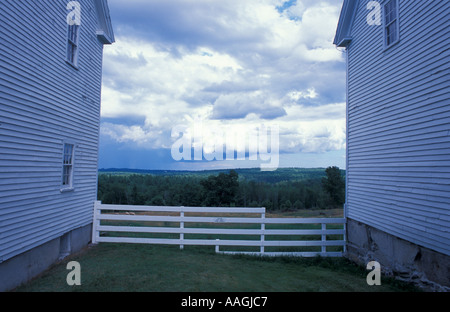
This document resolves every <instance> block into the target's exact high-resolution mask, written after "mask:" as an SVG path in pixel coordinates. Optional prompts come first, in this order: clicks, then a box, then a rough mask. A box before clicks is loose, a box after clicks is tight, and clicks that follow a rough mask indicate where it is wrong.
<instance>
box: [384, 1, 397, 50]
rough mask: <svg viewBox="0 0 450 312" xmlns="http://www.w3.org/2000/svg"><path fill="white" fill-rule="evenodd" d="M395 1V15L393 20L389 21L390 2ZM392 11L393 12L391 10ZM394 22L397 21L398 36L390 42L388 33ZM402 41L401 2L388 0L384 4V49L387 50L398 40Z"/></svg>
mask: <svg viewBox="0 0 450 312" xmlns="http://www.w3.org/2000/svg"><path fill="white" fill-rule="evenodd" d="M392 2H393V3H395V12H394V13H395V15H394V16H393V18H392V20H390V21H389V22H388V21H387V18H388V16H387V12H386V10H387V7H388V5H389V4H391V3H392ZM389 13H391V12H389ZM394 23H396V27H395V28H394V29H395V34H396V38H395V40H394V41H392V42H390V43H389V42H388V40H389V35H388V31H389V27H390V26H392V25H393V24H394ZM399 41H400V2H399V0H387V1H386V2H385V3H384V5H383V45H384V49H385V50H387V49H389V48H390V47H392V46H394V45H396V44H397V43H398V42H399Z"/></svg>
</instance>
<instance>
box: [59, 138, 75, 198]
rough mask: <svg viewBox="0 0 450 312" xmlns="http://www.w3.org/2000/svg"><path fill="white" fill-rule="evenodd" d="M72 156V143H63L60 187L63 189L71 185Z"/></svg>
mask: <svg viewBox="0 0 450 312" xmlns="http://www.w3.org/2000/svg"><path fill="white" fill-rule="evenodd" d="M73 156H74V145H73V144H64V155H63V176H62V187H63V188H64V189H70V188H72V186H73V184H72V183H73Z"/></svg>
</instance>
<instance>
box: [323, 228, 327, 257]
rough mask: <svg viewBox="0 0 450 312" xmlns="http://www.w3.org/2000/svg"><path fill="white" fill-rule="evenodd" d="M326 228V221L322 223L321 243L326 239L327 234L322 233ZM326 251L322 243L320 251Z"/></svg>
mask: <svg viewBox="0 0 450 312" xmlns="http://www.w3.org/2000/svg"><path fill="white" fill-rule="evenodd" d="M326 230H327V225H326V223H322V233H323V234H322V243H324V242H325V241H326V240H327V235H326V234H325V233H324V232H325V231H326ZM326 252H327V247H326V246H325V245H322V253H326Z"/></svg>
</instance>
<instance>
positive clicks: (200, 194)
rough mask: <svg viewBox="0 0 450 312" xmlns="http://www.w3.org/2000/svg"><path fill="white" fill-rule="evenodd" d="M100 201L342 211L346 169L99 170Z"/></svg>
mask: <svg viewBox="0 0 450 312" xmlns="http://www.w3.org/2000/svg"><path fill="white" fill-rule="evenodd" d="M98 200H100V201H102V203H104V204H118V205H149V206H188V207H189V206H190V207H265V208H266V209H267V210H268V211H292V210H297V209H334V208H342V205H343V203H344V201H345V171H344V170H341V169H339V168H337V167H329V168H326V169H299V168H286V169H279V170H277V171H275V172H261V171H260V170H259V169H236V170H217V171H199V172H193V171H143V170H119V169H109V170H101V171H100V172H99V177H98Z"/></svg>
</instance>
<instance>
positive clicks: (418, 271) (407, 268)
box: [347, 219, 450, 291]
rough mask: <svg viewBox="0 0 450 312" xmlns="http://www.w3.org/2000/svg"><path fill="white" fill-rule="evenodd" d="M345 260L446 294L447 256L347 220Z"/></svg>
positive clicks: (449, 269)
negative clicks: (374, 265)
mask: <svg viewBox="0 0 450 312" xmlns="http://www.w3.org/2000/svg"><path fill="white" fill-rule="evenodd" d="M347 222H348V223H347V240H348V242H347V257H348V258H349V259H350V260H353V261H355V262H357V263H359V264H361V265H363V266H365V265H367V263H369V262H370V261H377V262H379V263H380V265H381V270H382V273H383V274H385V275H387V276H393V277H395V278H398V279H400V280H403V281H407V282H413V283H415V284H417V285H418V286H419V287H422V288H424V289H425V290H428V291H450V256H447V255H444V254H441V253H438V252H435V251H433V250H430V249H428V248H425V247H421V246H418V245H415V244H412V243H410V242H408V241H405V240H403V239H400V238H397V237H395V236H392V235H390V234H387V233H385V232H382V231H380V230H377V229H375V228H373V227H370V226H368V225H366V224H363V223H360V222H357V221H354V220H351V219H348V220H347Z"/></svg>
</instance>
